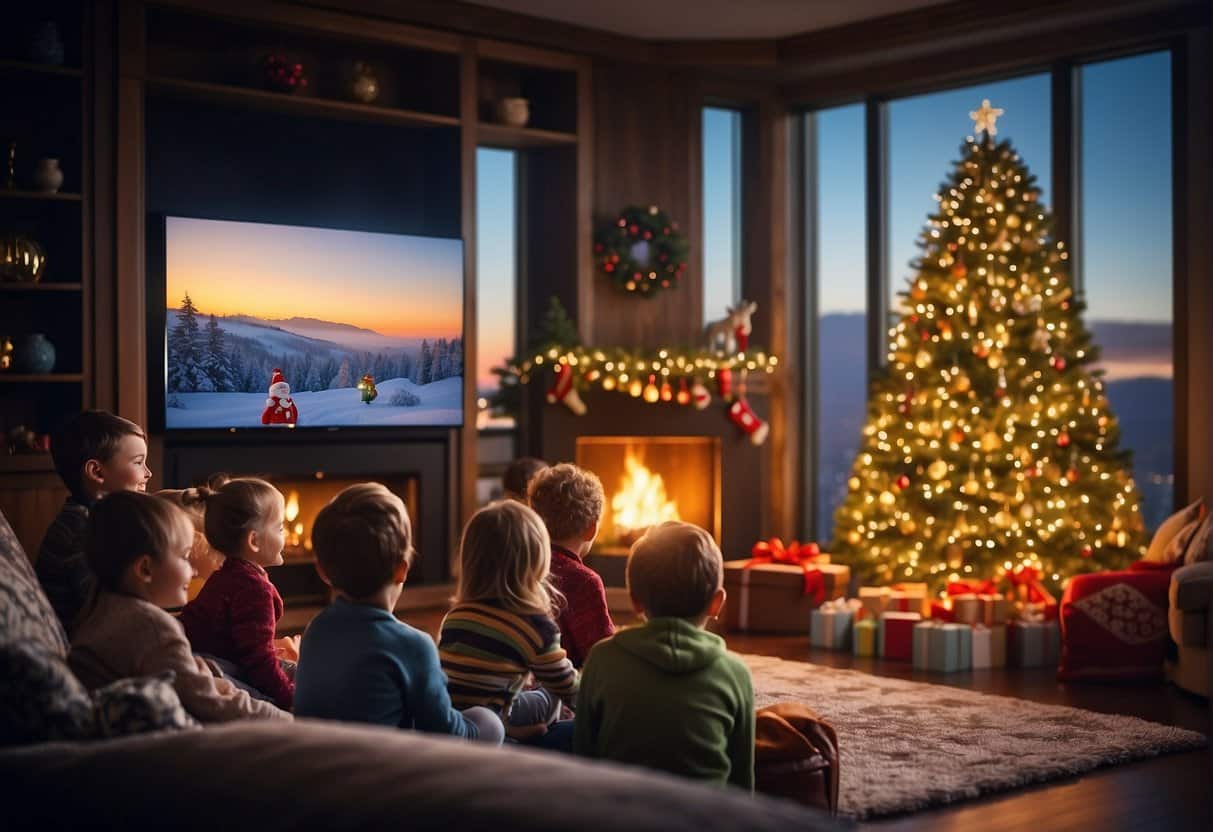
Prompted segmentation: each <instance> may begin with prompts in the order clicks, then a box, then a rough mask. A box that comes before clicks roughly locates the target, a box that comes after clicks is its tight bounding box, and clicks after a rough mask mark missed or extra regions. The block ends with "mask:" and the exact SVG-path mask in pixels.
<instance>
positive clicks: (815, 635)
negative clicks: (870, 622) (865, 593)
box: [809, 598, 859, 650]
mask: <svg viewBox="0 0 1213 832" xmlns="http://www.w3.org/2000/svg"><path fill="white" fill-rule="evenodd" d="M858 609H859V602H858V601H856V600H855V599H851V600H850V601H846V600H843V599H842V598H837V599H835V600H833V601H826V602H825V603H824V604H822V605H821V606H820V607H818V608H817V609H815V610H813V612H812V613H811V616H810V627H809V641H810V643H811V644H812V645H813V646H814V647H825V648H827V649H829V650H849V649H850V648H851V627H852V625H853V623H854V621H855V613H856V611H857V610H858Z"/></svg>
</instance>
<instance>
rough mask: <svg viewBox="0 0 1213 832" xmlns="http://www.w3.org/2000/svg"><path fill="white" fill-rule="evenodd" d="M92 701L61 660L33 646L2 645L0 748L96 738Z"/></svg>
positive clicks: (0, 655) (29, 643) (35, 644)
mask: <svg viewBox="0 0 1213 832" xmlns="http://www.w3.org/2000/svg"><path fill="white" fill-rule="evenodd" d="M95 730H96V717H95V714H94V709H93V700H92V699H90V698H89V695H88V691H87V690H85V689H84V685H82V684H80V682H79V680H77V679H76V677H75V676H74V675H73V674H72V672H71V670H69V669H68V666H67V664H66V663H65V662H64V661H63V659H62V658H61V657H59V656H56V655H54V654H53V653H51V652H49V651H48V650H47V649H46V648H45V647H44V646H43V645H40V644H37V643H34V642H16V643H12V644H3V645H0V746H6V745H24V744H26V743H34V742H46V741H49V740H82V739H87V738H89V737H91V736H94V734H95Z"/></svg>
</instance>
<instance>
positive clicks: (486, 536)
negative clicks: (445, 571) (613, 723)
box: [438, 500, 578, 747]
mask: <svg viewBox="0 0 1213 832" xmlns="http://www.w3.org/2000/svg"><path fill="white" fill-rule="evenodd" d="M460 563H461V569H462V571H461V572H460V575H459V586H458V590H457V592H456V596H455V604H454V606H453V607H452V608H451V610H450V612H448V613H447V615H446V618H445V619H444V620H443V622H442V632H441V635H440V637H439V640H438V652H439V656H440V657H441V659H442V669H443V670H444V671H446V674H447V678H448V687H449V689H450V692H451V701H452V702H453V703H454V704H455V706H456V707H460V708H466V707H470V706H472V705H484V706H486V707H488V708H491V709H492V710H494V711H496V712H497V713H499V714H500V715H501V716H502V718H503V719H504V720H505V722H506V730H507V733H509V734H511V735H512V736H516V737H518V738H529V737H531V736H535V735H542V734H546V733H549V732H548V729H547V726H548V725H549V724H551V723H553V722H554V721H555V720H556V717H557V716H558V715H559V713H560V704H561V702H562V701H563V702H565V703H570V704H571V702H572V700H573V698H574V696H575V695H576V693H577V682H578V676H577V671H576V670H575V669H574V668H573V664H572V662H570V661H569V659H568V656H567V655H566V654H565V652H564V649H563V648H561V646H560V630H559V629H558V628H557V626H556V622H555V621H553V620H552V609H553V606H554V601H555V600H556V598H557V593H556V592H555V591H554V590H553V589H552V588H551V586H550V583H549V581H550V574H549V573H550V568H551V541H550V539H549V538H548V533H547V529H546V528H544V525H543V521H542V520H540V519H539V516H538V515H537V514H535V512H534V511H532V510H531V509H530V508H528V507H527V506H525V505H523V504H522V503H519V502H516V501H514V500H504V501H501V502H496V503H492V504H491V505H488V506H486V507H485V508H482V509H481V510H480V511H478V512H476V514H475V515H473V516H472V519H471V520H469V521H468V524H467V527H466V528H465V529H464V530H463V540H462V542H461V544H460ZM532 675H533V676H534V679H535V680H536V681H537V682H538V683H539V685H540V687H538V688H536V689H535V690H528V691H524V690H523V688H524V686H525V685H526V683H527V681H528V679H529V678H530V677H531V676H532ZM571 741H572V736H571V725H559V727H558V728H556V729H555V730H552V731H551V732H550V736H548V737H547V738H546V739H544V740H542V741H541V744H543V745H548V746H551V747H561V746H567V745H568V744H571Z"/></svg>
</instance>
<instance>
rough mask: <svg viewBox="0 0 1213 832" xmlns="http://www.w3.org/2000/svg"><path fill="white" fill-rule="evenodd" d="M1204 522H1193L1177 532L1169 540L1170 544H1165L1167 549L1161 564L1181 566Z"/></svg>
mask: <svg viewBox="0 0 1213 832" xmlns="http://www.w3.org/2000/svg"><path fill="white" fill-rule="evenodd" d="M1204 525H1205V521H1204V520H1193V521H1192V522H1191V523H1189V524H1188V525H1186V526H1184V527H1183V528H1182V529H1180V530H1179V532H1178V533H1177V534H1176V535H1175V536H1174V537H1172V538H1171V542H1170V543H1168V544H1167V549H1166V551H1165V552H1164V553H1163V557H1162V561H1161V562H1162V563H1178V564H1180V565H1183V563H1184V560H1185V558H1187V556H1188V550H1189V549H1190V548H1192V544H1193V542H1194V541H1195V539H1196V536H1197V534H1198V533H1200V531H1201V529H1202V528H1203V527H1204Z"/></svg>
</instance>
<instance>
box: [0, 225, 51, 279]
mask: <svg viewBox="0 0 1213 832" xmlns="http://www.w3.org/2000/svg"><path fill="white" fill-rule="evenodd" d="M45 269H46V251H45V250H44V249H43V248H42V245H41V244H40V243H39V242H38V241H37V240H34V239H31V238H29V237H26V236H25V235H24V234H13V233H7V232H6V233H0V283H37V282H38V281H39V280H41V279H42V272H43V271H45Z"/></svg>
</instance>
